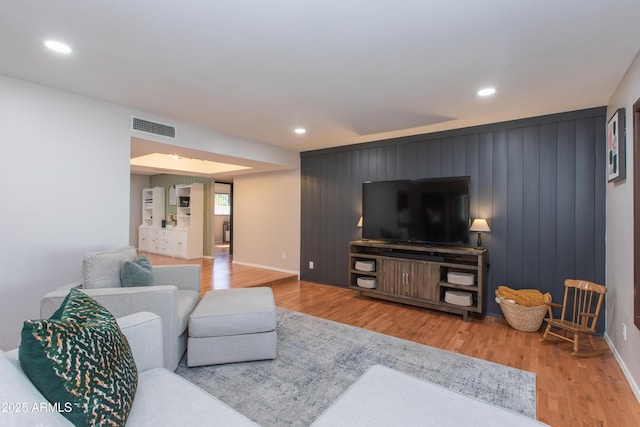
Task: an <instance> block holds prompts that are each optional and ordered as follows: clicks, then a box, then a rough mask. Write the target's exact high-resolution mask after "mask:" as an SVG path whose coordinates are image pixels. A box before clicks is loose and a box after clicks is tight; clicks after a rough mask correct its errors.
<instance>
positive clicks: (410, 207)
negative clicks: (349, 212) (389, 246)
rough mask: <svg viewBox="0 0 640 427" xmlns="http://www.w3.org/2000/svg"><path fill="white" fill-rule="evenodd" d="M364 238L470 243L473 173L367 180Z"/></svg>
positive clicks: (363, 218)
mask: <svg viewBox="0 0 640 427" xmlns="http://www.w3.org/2000/svg"><path fill="white" fill-rule="evenodd" d="M362 238H363V239H370V240H385V241H392V242H408V243H426V244H451V245H468V244H469V177H468V176H462V177H452V178H431V179H419V180H400V181H377V182H365V183H364V184H363V187H362Z"/></svg>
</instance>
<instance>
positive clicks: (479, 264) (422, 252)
mask: <svg viewBox="0 0 640 427" xmlns="http://www.w3.org/2000/svg"><path fill="white" fill-rule="evenodd" d="M350 245H351V248H350V254H349V288H350V289H354V290H357V291H358V298H360V297H361V296H362V295H365V296H369V297H373V298H379V299H384V300H388V301H394V302H399V303H404V304H410V305H414V306H418V307H424V308H430V309H434V310H440V311H445V312H448V313H455V314H460V315H462V317H463V319H464V320H465V321H468V320H469V313H482V309H483V306H482V305H483V304H482V302H483V299H484V289H485V286H486V276H487V262H486V256H487V250H486V249H485V248H471V247H444V246H435V247H427V246H421V245H412V244H389V243H384V242H378V241H369V240H358V241H354V242H351V244H350ZM450 273H451V274H450ZM359 279H360V280H359ZM450 279H451V280H454V281H455V282H459V281H462V282H464V281H466V283H465V284H462V283H454V282H451V281H450ZM359 282H360V285H359V284H358V283H359ZM447 291H452V292H450V293H449V294H448V296H447V298H448V299H452V297H453V298H458V299H457V300H456V301H459V299H460V298H461V299H462V300H465V301H464V302H463V304H465V305H459V304H455V303H453V304H452V303H450V302H447V301H445V296H446V295H447ZM466 304H470V305H466Z"/></svg>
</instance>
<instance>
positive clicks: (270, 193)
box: [233, 169, 300, 274]
mask: <svg viewBox="0 0 640 427" xmlns="http://www.w3.org/2000/svg"><path fill="white" fill-rule="evenodd" d="M233 262H234V263H237V264H244V265H251V266H257V267H266V268H271V269H275V270H281V271H286V272H291V273H296V274H299V271H300V169H296V170H290V171H283V172H271V173H265V174H256V175H247V176H243V177H239V178H236V179H235V180H234V183H233Z"/></svg>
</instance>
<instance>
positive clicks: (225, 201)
mask: <svg viewBox="0 0 640 427" xmlns="http://www.w3.org/2000/svg"><path fill="white" fill-rule="evenodd" d="M214 203H215V215H231V194H229V193H216V195H215V200H214Z"/></svg>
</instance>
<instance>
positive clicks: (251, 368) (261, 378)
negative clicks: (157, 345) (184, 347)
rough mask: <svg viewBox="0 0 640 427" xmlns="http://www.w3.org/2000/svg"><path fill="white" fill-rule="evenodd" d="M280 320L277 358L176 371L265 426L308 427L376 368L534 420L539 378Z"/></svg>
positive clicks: (280, 314) (357, 332) (309, 320)
mask: <svg viewBox="0 0 640 427" xmlns="http://www.w3.org/2000/svg"><path fill="white" fill-rule="evenodd" d="M277 319H278V325H277V333H278V350H277V359H276V360H270V361H259V362H247V363H235V364H228V365H217V366H203V367H197V368H188V367H187V366H186V365H185V361H184V359H183V361H182V362H181V363H180V366H179V367H178V369H177V371H176V373H177V374H178V375H180V376H182V377H184V378H186V379H187V380H189V381H191V382H192V383H195V384H197V385H198V386H200V387H201V388H203V389H204V390H206V391H207V392H209V393H210V394H212V395H213V396H216V397H217V398H218V399H220V400H222V401H223V402H225V403H226V404H228V405H229V406H231V407H232V408H234V409H236V410H237V411H238V412H240V413H242V414H244V415H245V416H247V417H249V418H251V419H252V420H254V421H255V422H257V423H258V424H260V425H262V426H308V425H309V424H311V423H312V422H313V421H314V420H315V419H316V418H317V417H318V416H319V415H320V414H321V413H322V412H323V411H324V410H325V409H327V408H328V407H329V406H330V405H331V404H332V403H333V402H334V401H335V400H336V399H338V398H339V397H340V395H341V394H342V393H343V392H344V391H345V390H346V389H347V388H348V387H349V386H350V385H351V384H353V383H354V382H355V381H356V379H357V378H358V377H359V376H360V375H362V374H363V373H364V372H365V371H366V370H367V368H368V367H370V366H372V365H385V366H388V367H390V368H394V369H397V370H399V371H402V372H405V373H407V374H410V375H413V376H415V377H418V378H422V379H425V380H428V381H431V382H433V383H436V384H440V385H442V386H445V387H447V388H450V389H452V390H455V391H458V392H460V393H463V394H466V395H468V396H472V397H475V398H477V399H480V400H483V401H486V402H489V403H492V404H494V405H497V406H501V407H504V408H507V409H510V410H512V411H514V412H519V413H521V414H524V415H527V416H529V417H533V418H535V415H536V377H535V374H533V373H530V372H526V371H522V370H520V369H515V368H510V367H507V366H503V365H498V364H496V363H491V362H487V361H484V360H481V359H476V358H473V357H468V356H464V355H460V354H457V353H451V352H448V351H444V350H439V349H436V348H433V347H429V346H425V345H421V344H417V343H414V342H411V341H406V340H402V339H399V338H395V337H391V336H388V335H384V334H380V333H377V332H372V331H368V330H365V329H361V328H357V327H353V326H349V325H344V324H341V323H336V322H332V321H329V320H325V319H321V318H318V317H313V316H309V315H306V314H302V313H298V312H295V311H290V310H286V309H283V308H280V307H278V308H277ZM363 398H366V397H365V396H363ZM461 410H464V409H463V408H461Z"/></svg>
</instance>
